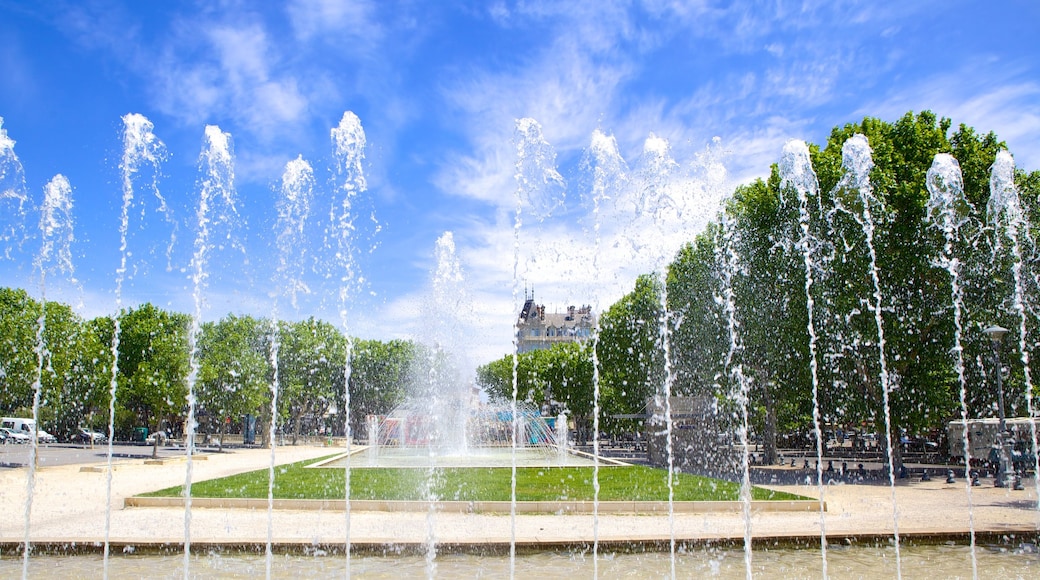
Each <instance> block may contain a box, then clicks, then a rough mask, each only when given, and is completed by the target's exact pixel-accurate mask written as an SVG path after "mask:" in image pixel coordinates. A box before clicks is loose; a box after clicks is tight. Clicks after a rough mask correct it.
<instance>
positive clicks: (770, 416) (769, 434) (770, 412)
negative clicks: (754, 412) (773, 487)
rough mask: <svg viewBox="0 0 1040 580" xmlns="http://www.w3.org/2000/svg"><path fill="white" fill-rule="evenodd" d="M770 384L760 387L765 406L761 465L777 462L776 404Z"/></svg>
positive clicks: (766, 383)
mask: <svg viewBox="0 0 1040 580" xmlns="http://www.w3.org/2000/svg"><path fill="white" fill-rule="evenodd" d="M772 384H773V383H772V382H771V381H767V382H765V383H763V386H762V394H763V396H762V400H763V402H764V403H765V405H766V428H765V433H763V434H762V444H763V446H764V450H763V457H762V463H764V464H765V465H774V464H776V462H777V456H778V454H777V450H776V402H775V401H774V400H773V389H772Z"/></svg>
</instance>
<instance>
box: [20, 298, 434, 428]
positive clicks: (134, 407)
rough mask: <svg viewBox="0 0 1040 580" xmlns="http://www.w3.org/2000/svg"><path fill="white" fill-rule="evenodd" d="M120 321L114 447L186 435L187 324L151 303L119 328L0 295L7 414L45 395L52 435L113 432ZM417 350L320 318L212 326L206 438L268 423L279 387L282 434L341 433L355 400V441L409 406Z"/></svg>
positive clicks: (204, 393)
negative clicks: (375, 417)
mask: <svg viewBox="0 0 1040 580" xmlns="http://www.w3.org/2000/svg"><path fill="white" fill-rule="evenodd" d="M41 322H42V323H43V324H42V328H43V334H42V340H38V338H37V335H38V331H39V329H40V328H41ZM117 323H118V328H119V335H118V344H117V347H116V352H118V363H119V364H118V366H117V367H116V368H117V373H116V385H115V403H116V404H115V428H116V435H117V437H119V438H123V439H127V438H129V437H130V436H131V435H132V432H133V429H134V428H135V427H139V426H146V427H148V428H150V429H151V430H159V429H164V430H167V431H172V432H175V433H179V432H180V431H181V430H182V429H183V423H184V420H185V418H186V411H187V400H188V399H187V397H188V380H187V378H188V373H189V371H190V369H189V350H188V332H189V323H190V319H189V317H188V316H187V315H185V314H181V313H176V312H169V311H165V310H163V309H160V308H157V307H156V306H154V305H151V304H144V305H141V306H139V307H136V308H132V309H127V310H124V311H123V312H121V313H120V314H119V316H118V318H112V317H107V316H102V317H98V318H94V319H90V320H84V319H82V318H81V317H79V316H78V315H77V314H76V313H75V312H74V311H73V310H72V309H71V308H70V307H69V306H67V305H65V304H61V303H58V302H47V303H46V304H41V303H40V302H39V301H37V300H34V299H33V298H31V297H30V296H29V295H28V293H26V292H25V291H24V290H16V289H10V288H0V412H2V413H3V415H4V416H11V415H14V416H30V413H31V412H32V407H33V398H34V395H35V391H36V389H35V386H36V385H39V391H40V405H39V417H40V419H41V421H40V422H41V425H42V426H43V427H44V428H46V429H47V430H48V431H50V432H52V433H54V434H55V435H57V436H58V437H62V438H65V437H71V436H73V435H74V434H75V433H76V432H77V431H78V429H79V428H80V427H90V428H94V429H99V430H107V425H108V422H109V408H110V401H111V394H112V393H111V390H112V389H111V383H112V369H113V366H112V362H113V358H114V357H113V336H114V333H115V332H116V324H117ZM348 346H349V348H350V361H351V365H350V370H351V372H350V387H349V390H348V389H344V381H345V376H346V373H345V372H344V371H345V367H346V361H347V356H348V353H347V351H348ZM418 349H419V347H417V346H416V345H415V344H414V343H412V342H409V341H400V340H391V341H388V342H381V341H375V340H360V339H348V338H347V337H346V336H344V335H343V334H342V333H341V332H340V331H339V330H338V329H337V328H336V327H335V326H333V325H331V324H329V323H327V322H323V321H321V320H317V319H314V318H310V319H307V320H302V321H298V322H288V321H281V322H279V323H278V326H277V332H275V327H274V325H272V323H271V321H270V320H266V319H262V318H254V317H251V316H234V315H229V316H227V317H225V318H223V319H221V320H219V321H217V322H207V323H204V324H203V325H202V327H201V333H200V337H199V341H198V375H197V378H196V382H195V389H194V393H193V395H194V397H195V400H196V405H197V417H198V420H199V423H200V432H208V433H213V434H220V435H221V437H223V435H224V434H225V433H226V432H227V431H228V428H229V427H233V428H234V429H235V430H236V431H237V430H238V429H239V428H240V426H241V425H242V418H243V416H245V415H253V416H255V417H258V418H259V424H260V425H261V426H264V425H268V424H270V418H271V409H272V407H271V400H272V393H274V392H275V390H274V389H273V386H274V385H275V384H276V383H275V378H277V386H278V388H277V394H278V399H277V413H278V417H277V421H276V424H277V425H279V429H281V430H282V431H283V432H285V433H291V436H292V439H293V442H295V440H296V438H298V437H299V436H300V435H301V433H308V432H311V431H314V430H316V429H320V430H321V431H323V432H326V433H329V434H336V435H342V434H343V431H344V424H343V414H342V410H343V409H346V408H347V407H348V406H347V402H346V398H347V396H348V394H349V397H350V401H349V409H350V412H351V428H352V431H353V432H354V433H358V432H360V431H359V429H360V428H361V426H362V425H364V421H365V416H366V415H368V414H385V413H387V412H388V411H389V410H390V409H392V408H393V407H394V406H396V405H397V404H399V403H400V402H401V401H402V400H403V399H404V397H405V392H406V389H407V388H408V384H409V377H410V376H411V372H412V363H413V361H414V360H416V358H417V354H418ZM275 350H276V351H277V356H275V355H273V352H274V351H275ZM275 360H276V361H277V369H278V372H277V377H276V375H275V371H274V368H275V364H274V362H273V361H275ZM41 361H42V365H41ZM41 370H42V372H41ZM330 411H338V412H337V413H335V414H332V413H330ZM261 431H262V432H263V434H264V436H265V437H266V436H268V435H269V433H268V431H269V429H266V430H265V429H263V428H262V427H261Z"/></svg>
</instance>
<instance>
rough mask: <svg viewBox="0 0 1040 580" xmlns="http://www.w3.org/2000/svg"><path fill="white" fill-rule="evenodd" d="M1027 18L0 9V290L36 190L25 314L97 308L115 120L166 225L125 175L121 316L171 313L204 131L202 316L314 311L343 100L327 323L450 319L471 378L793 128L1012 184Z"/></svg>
mask: <svg viewBox="0 0 1040 580" xmlns="http://www.w3.org/2000/svg"><path fill="white" fill-rule="evenodd" d="M1038 22H1040V5H1038V4H1037V3H1036V2H1033V1H1030V0H1021V1H999V0H998V1H994V2H986V3H981V2H974V1H962V2H958V1H950V0H947V1H944V2H929V1H916V2H906V3H896V2H870V1H863V2H859V1H843V2H836V1H833V0H832V1H823V2H815V1H811V0H804V1H800V2H785V1H782V0H779V1H777V0H774V1H769V2H745V3H724V2H712V1H707V0H706V1H690V2H681V1H666V0H646V1H643V2H609V1H606V0H599V1H591V2H540V1H537V0H527V1H522V2H507V1H497V2H496V1H491V0H481V1H458V2H448V1H444V2H418V1H397V2H394V1H386V2H379V1H375V0H371V1H369V0H354V1H347V0H344V1H333V0H310V1H306V0H297V1H291V2H285V3H275V2H247V1H240V2H235V1H226V2H221V1H208V2H202V3H195V2H118V1H89V0H87V1H81V2H60V1H50V2H12V1H8V0H0V39H2V40H0V118H2V119H3V124H2V127H0V128H2V131H3V132H4V134H5V135H6V138H7V139H8V140H9V141H13V143H14V144H13V149H12V150H13V153H14V154H15V155H16V156H17V158H18V159H19V160H20V163H21V166H22V168H23V170H24V185H22V184H16V185H15V186H11V185H10V184H11V183H13V182H14V181H17V180H14V181H12V179H11V175H13V173H12V171H8V176H7V182H6V183H5V184H4V185H5V186H6V187H15V188H16V189H18V188H20V191H21V192H22V194H23V195H25V196H27V197H28V198H29V203H28V206H29V207H30V209H28V210H27V211H26V212H25V214H24V215H22V214H20V213H17V212H14V211H13V210H12V209H11V207H13V205H14V204H13V203H11V199H10V198H8V199H6V200H4V201H3V203H4V205H3V207H2V209H3V211H4V212H5V214H4V215H3V216H2V218H3V220H4V222H3V224H4V225H5V227H9V226H11V224H18V223H22V224H24V225H25V229H26V231H27V232H28V233H29V234H34V236H33V237H31V238H30V239H28V240H27V241H25V243H24V244H22V246H21V247H20V248H19V247H14V246H13V242H12V240H11V239H6V238H5V239H4V240H3V241H4V243H6V244H7V245H8V247H7V248H5V252H0V255H3V253H9V254H10V256H9V257H7V258H5V259H0V283H2V284H4V285H17V286H23V287H25V288H27V289H28V290H29V291H30V292H31V293H33V294H34V295H37V296H39V294H40V292H41V290H40V284H39V275H38V273H34V271H33V261H34V256H35V254H36V252H37V250H38V248H39V247H40V243H41V236H40V235H39V233H38V232H39V227H38V225H37V224H38V223H39V214H38V213H37V212H35V211H33V210H32V209H31V207H35V206H38V205H39V204H40V203H41V200H42V198H43V195H44V190H45V187H46V186H47V184H48V183H51V182H52V180H53V179H54V177H55V176H56V175H58V174H61V175H64V176H65V177H67V178H68V181H69V184H70V185H71V191H72V193H71V195H72V198H73V209H72V212H71V215H72V220H73V232H74V234H73V235H74V240H73V242H72V243H71V245H70V250H71V256H72V262H73V264H74V274H72V275H71V276H70V275H69V274H68V273H66V272H65V271H58V270H56V269H55V270H54V271H51V272H49V273H48V274H47V279H46V285H47V286H46V287H47V292H48V296H49V297H57V298H59V299H64V300H66V301H68V302H71V303H73V304H76V305H77V307H78V308H79V309H80V310H81V312H82V313H83V314H84V315H86V316H93V315H97V314H105V313H111V312H113V311H114V309H115V304H116V302H115V286H116V283H115V280H116V274H115V272H116V269H117V267H118V265H119V261H120V250H119V231H118V230H119V222H120V207H121V199H122V189H121V187H122V186H121V184H120V183H121V182H120V179H121V177H120V170H119V163H120V158H121V156H122V144H121V134H122V130H123V129H122V121H121V119H122V117H123V116H124V115H126V114H128V113H137V114H140V115H143V116H144V117H146V118H147V119H148V120H150V121H151V122H152V124H153V125H154V134H155V135H156V136H157V137H158V138H159V139H160V140H161V141H162V143H163V144H164V145H165V150H166V158H165V160H164V161H163V162H162V164H161V169H160V172H159V174H158V176H157V181H156V183H157V184H158V189H159V191H160V192H161V194H162V195H163V197H164V198H165V199H166V200H167V202H168V204H169V209H170V211H171V214H172V216H173V218H172V219H173V222H176V226H177V227H176V235H175V236H176V237H175V239H174V241H173V248H172V251H171V252H170V253H169V255H168V256H167V251H166V248H167V246H168V245H169V242H170V239H171V235H173V232H174V228H173V226H172V225H171V222H169V221H167V220H166V219H165V216H163V215H160V214H159V213H158V212H157V204H156V201H155V199H156V198H155V197H154V196H153V195H151V194H150V192H148V191H147V187H146V185H147V184H146V183H145V182H144V181H140V182H139V183H138V184H137V191H136V193H135V195H136V203H137V205H135V206H134V210H133V211H132V212H131V216H130V219H131V224H130V231H131V235H130V239H129V241H128V251H129V252H130V255H129V257H128V265H129V269H128V274H127V276H126V280H125V283H124V285H123V289H122V296H123V302H124V304H125V305H133V304H138V303H140V302H143V301H152V302H155V303H156V304H159V305H162V306H166V307H170V308H175V309H178V310H182V311H185V312H191V311H192V310H193V309H194V305H193V304H194V302H193V295H192V281H191V279H190V278H189V274H190V273H191V272H190V268H189V264H190V263H191V259H192V255H193V243H194V240H195V239H196V237H197V230H198V228H197V224H196V218H195V216H196V208H197V205H198V200H199V190H200V173H199V157H200V152H201V151H202V147H203V136H204V133H205V128H206V126H207V125H216V126H219V128H220V130H221V131H223V132H226V133H228V134H230V135H231V140H232V142H233V147H234V155H235V157H234V188H235V191H234V202H235V210H236V211H237V216H236V217H235V218H234V219H233V220H231V223H230V227H228V228H227V229H226V231H224V230H221V231H220V232H217V233H215V234H214V236H215V237H214V238H213V240H215V241H214V242H213V246H214V247H213V248H212V250H211V252H210V253H209V254H208V258H207V260H208V261H207V271H208V278H207V280H206V286H205V288H204V291H203V293H202V296H203V298H204V306H203V316H204V317H206V318H207V319H214V318H219V317H220V316H223V315H224V314H226V313H228V312H235V313H249V314H257V315H267V314H269V313H270V312H272V309H273V308H274V304H275V301H276V299H277V300H278V311H279V313H280V315H282V316H284V317H288V318H301V317H306V316H310V315H316V316H321V317H324V318H327V319H329V320H331V321H336V322H338V320H339V316H338V314H337V311H338V301H337V298H336V296H337V292H336V290H337V286H338V285H339V282H337V281H335V280H329V279H327V278H324V277H322V276H321V275H319V274H317V273H316V272H321V271H326V272H327V271H328V267H329V265H330V264H333V265H334V264H335V260H333V259H330V258H329V257H328V255H329V254H330V252H329V249H328V246H327V245H326V244H323V242H322V240H323V233H322V232H323V225H322V223H323V220H325V221H327V216H328V213H329V209H330V207H331V204H332V203H333V202H334V200H335V199H336V196H337V195H338V191H339V190H338V189H337V181H336V177H335V171H334V169H335V166H336V161H335V157H334V155H333V153H332V149H331V143H330V130H331V129H332V128H333V127H336V126H337V125H338V124H339V122H340V119H341V118H342V117H343V115H344V113H345V112H347V111H350V112H353V113H354V114H356V115H357V117H358V118H359V119H360V122H361V124H362V126H363V129H364V134H365V139H366V143H367V146H366V148H365V149H364V154H365V157H364V163H363V170H364V178H365V183H366V184H367V188H366V190H365V191H364V192H362V193H360V194H359V195H358V197H357V198H356V199H355V200H354V206H353V209H354V210H355V213H356V220H355V226H356V228H357V230H356V236H355V237H354V238H353V243H354V247H355V252H356V256H355V258H356V260H355V265H356V270H355V272H356V273H355V274H353V275H352V276H351V280H352V281H354V282H358V283H357V284H353V283H352V284H349V287H350V288H349V292H348V297H349V299H350V300H349V303H348V307H347V309H346V311H347V325H348V327H349V328H350V330H351V333H352V334H355V335H359V336H362V337H366V338H380V339H386V338H391V337H408V336H415V335H417V334H436V333H433V332H432V331H431V328H437V327H440V326H442V325H443V321H444V317H451V316H455V315H456V314H455V313H452V312H445V310H449V309H458V308H461V309H463V310H465V311H467V312H468V314H464V315H463V316H462V317H461V322H454V323H452V324H453V325H454V326H452V328H453V329H455V330H453V334H455V335H457V339H456V340H457V344H456V345H455V346H456V347H457V348H458V349H459V350H461V351H465V352H467V353H469V355H470V358H471V359H472V360H474V361H475V362H478V363H479V362H485V361H487V360H490V359H492V358H497V357H499V356H502V355H504V354H505V353H507V352H509V351H510V348H511V347H510V340H511V334H512V326H511V324H512V319H513V317H514V316H515V312H516V307H517V305H516V302H515V298H514V294H515V292H516V291H518V292H519V294H520V296H521V298H522V296H523V293H524V291H525V288H526V289H531V288H533V290H534V292H535V295H536V298H537V299H538V300H539V301H540V302H544V303H546V304H547V305H548V307H549V308H550V310H552V309H563V308H565V307H566V306H567V305H568V304H584V303H588V304H592V305H594V306H595V307H596V308H597V309H601V308H605V307H606V306H608V305H609V304H610V303H612V302H613V301H614V300H615V299H617V298H618V297H619V296H620V295H621V294H622V293H623V292H624V291H625V290H627V289H630V288H631V287H632V284H633V281H634V276H635V275H637V274H638V273H641V272H647V271H650V270H653V269H660V268H661V267H662V265H663V264H665V263H667V261H668V260H669V259H670V258H671V256H672V254H673V253H674V251H675V249H676V248H677V247H678V244H680V243H681V242H682V241H683V240H686V239H690V238H691V237H692V236H693V235H694V234H695V233H696V232H697V231H699V230H700V228H702V227H703V224H704V223H705V222H706V221H707V220H708V219H711V218H712V217H713V216H714V215H715V212H716V211H717V209H718V203H719V200H720V199H721V198H722V197H723V196H725V195H726V194H727V193H728V192H729V191H731V190H732V187H733V186H734V185H736V184H739V183H742V182H746V181H748V180H750V179H753V178H754V177H756V176H762V175H765V174H766V173H767V171H768V167H769V164H770V163H772V162H775V161H776V160H777V159H778V158H779V156H780V153H781V150H782V147H783V145H784V143H785V142H786V141H788V140H790V139H804V140H806V141H812V142H817V143H820V142H823V141H824V140H825V139H826V136H827V134H828V132H829V130H830V128H831V127H833V126H834V125H837V124H843V123H846V122H850V121H856V120H859V119H860V118H862V117H863V116H865V115H870V116H876V117H880V118H882V119H885V120H894V119H896V118H897V117H898V116H900V115H901V114H903V113H905V112H906V111H908V110H915V111H917V110H922V109H930V110H932V111H934V112H936V113H937V114H939V115H942V116H947V117H951V118H952V119H953V120H954V122H955V123H966V124H969V125H973V126H975V127H976V128H977V129H979V130H984V131H988V130H993V131H995V132H996V133H997V134H998V135H999V136H1000V137H1001V138H1002V139H1004V140H1006V141H1007V143H1008V144H1009V146H1010V149H1011V152H1012V153H1013V154H1014V155H1015V157H1016V161H1017V163H1018V165H1019V167H1023V168H1026V169H1030V170H1032V169H1037V168H1040V42H1038V41H1037V38H1036V31H1037V23H1038ZM520 118H531V119H534V120H535V121H537V123H538V125H539V126H540V128H541V130H542V135H543V137H544V141H545V142H546V143H547V144H548V145H549V146H551V148H552V150H553V151H554V152H555V155H556V162H557V168H558V171H559V174H560V176H561V177H562V179H563V183H564V185H563V186H562V187H561V188H557V190H554V191H553V192H552V195H554V196H557V197H555V198H554V200H555V201H559V202H560V203H556V202H555V201H553V202H552V203H547V204H544V206H545V207H549V206H558V207H556V210H555V211H554V212H553V213H552V214H546V213H539V211H536V210H539V209H545V207H541V208H538V207H527V206H524V205H522V206H521V221H522V222H523V223H522V226H521V228H520V230H519V234H518V235H517V234H515V232H514V219H515V212H516V208H517V197H518V196H517V191H518V185H517V180H516V178H515V173H516V171H517V169H516V167H517V153H516V151H517V146H516V142H515V138H516V127H517V124H516V121H517V119H520ZM615 150H616V152H617V155H618V156H619V157H616V156H614V155H613V153H614V151H615ZM597 153H601V154H602V155H601V156H600V157H597V156H596V155H597ZM298 157H302V159H303V160H306V161H307V162H308V163H309V164H310V165H311V166H312V167H313V170H314V179H315V187H314V190H313V197H314V200H313V203H312V214H311V217H310V218H309V220H308V221H307V227H306V231H307V233H306V234H305V235H304V236H303V237H301V238H300V239H299V240H297V241H296V242H295V243H294V244H293V247H292V248H290V249H289V250H290V251H289V253H288V256H289V260H290V261H293V260H295V261H297V262H299V263H300V264H304V265H305V266H306V267H303V268H301V269H300V272H301V274H300V276H301V277H302V279H301V282H303V283H304V284H305V285H306V286H307V287H308V288H309V289H310V291H311V292H310V294H304V295H301V296H300V298H299V300H298V302H297V304H296V305H295V306H293V305H292V304H290V303H289V302H288V301H287V300H285V299H283V298H284V296H285V293H284V289H282V288H281V287H280V286H279V284H280V282H278V281H277V279H276V277H275V275H274V272H275V271H276V270H277V269H278V263H279V262H278V260H279V256H280V255H281V254H280V253H279V252H280V251H283V250H282V249H280V248H278V247H277V244H276V242H275V240H276V237H275V234H274V231H275V228H276V226H277V220H278V217H277V216H278V214H277V211H276V208H277V207H278V199H279V198H280V195H281V194H280V192H279V190H280V183H281V180H282V175H283V172H284V171H285V168H286V164H287V163H288V162H289V161H291V160H294V159H297V158H298ZM595 159H600V160H601V162H600V163H599V164H598V165H597V164H596V163H592V165H593V166H596V167H600V168H605V169H604V171H605V173H601V175H605V178H604V180H602V181H600V182H597V180H596V175H597V174H596V172H595V171H594V170H593V169H590V167H589V165H590V164H589V160H595ZM604 159H605V160H606V161H602V160H604ZM654 160H656V161H657V162H658V164H657V165H654V163H653V162H654ZM662 162H663V165H662V164H661V163H662ZM662 166H667V167H670V168H671V169H669V170H668V171H667V172H665V171H664V170H661V169H660V167H662ZM655 167H656V168H658V169H654V168H655ZM648 184H649V185H652V186H653V187H652V188H651V189H653V191H650V192H649V193H648V191H649V190H648ZM597 185H598V186H599V187H598V188H597ZM524 199H525V200H526V198H524ZM372 216H374V221H373V219H371V218H372ZM445 232H451V234H452V236H451V238H452V239H451V241H453V242H454V248H455V258H456V259H457V261H458V266H459V269H460V270H461V273H462V274H461V276H462V278H463V280H464V283H460V284H456V285H455V286H453V287H456V288H459V289H461V290H460V291H463V292H464V294H465V296H464V297H462V298H460V300H455V301H452V302H451V304H450V305H445V304H443V303H436V302H432V301H431V299H430V298H429V296H431V291H430V280H431V276H432V274H431V273H432V272H434V271H436V270H435V261H436V258H435V256H437V255H438V250H437V247H438V244H437V240H438V239H441V240H442V243H441V246H440V247H441V248H442V249H443V248H446V247H450V244H446V243H445V240H446V238H443V236H444V234H445ZM517 247H518V248H519V255H520V258H519V260H518V261H516V265H515V268H514V255H515V254H514V250H515V248H517ZM440 253H441V255H443V251H441V252H440ZM319 264H324V266H323V267H324V268H325V269H324V270H323V269H322V267H319V266H318V265H319ZM514 269H515V270H516V271H517V272H518V274H517V276H515V277H514ZM70 277H74V279H75V281H74V282H73V281H70ZM514 280H516V281H515V282H514ZM435 294H436V293H432V295H435ZM441 300H442V302H443V297H442V298H441ZM448 306H450V308H448Z"/></svg>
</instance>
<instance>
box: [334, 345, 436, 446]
mask: <svg viewBox="0 0 1040 580" xmlns="http://www.w3.org/2000/svg"><path fill="white" fill-rule="evenodd" d="M416 352H417V351H416V347H415V344H414V343H412V342H411V341H406V340H390V341H387V342H381V341H378V340H360V339H355V341H354V346H353V348H352V349H351V361H350V364H351V373H350V429H351V431H352V432H353V433H361V432H362V426H363V425H364V424H365V423H364V422H365V418H366V417H367V416H368V415H386V414H387V413H389V412H390V411H391V410H392V409H393V408H394V407H396V406H398V405H400V404H401V403H402V402H403V401H404V399H405V396H406V395H407V386H408V380H409V369H411V368H412V364H413V363H414V361H415V357H416ZM336 401H337V406H338V407H339V408H340V409H342V408H345V405H344V402H343V394H342V391H340V392H338V393H336ZM336 427H339V428H342V425H337V426H336Z"/></svg>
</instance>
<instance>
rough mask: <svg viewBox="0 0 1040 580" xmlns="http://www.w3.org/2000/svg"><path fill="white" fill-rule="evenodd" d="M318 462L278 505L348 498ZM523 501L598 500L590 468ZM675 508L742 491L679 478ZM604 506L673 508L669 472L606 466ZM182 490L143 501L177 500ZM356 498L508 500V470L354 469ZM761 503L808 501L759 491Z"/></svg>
mask: <svg viewBox="0 0 1040 580" xmlns="http://www.w3.org/2000/svg"><path fill="white" fill-rule="evenodd" d="M315 461H317V460H308V461H301V462H299V463H292V464H288V465H282V466H279V467H276V468H275V485H274V497H275V498H276V499H343V492H344V479H345V474H344V472H343V470H342V469H308V468H306V466H307V465H310V464H313V463H315ZM516 477H517V481H516V495H517V501H592V496H593V488H592V478H593V468H592V467H523V468H518V469H517V472H516ZM673 482H674V483H673V488H674V497H675V501H737V500H739V499H740V486H739V484H736V483H733V482H730V481H724V480H720V479H712V478H709V477H701V476H697V475H689V474H685V473H677V474H675V477H674V479H673ZM267 483H268V470H267V469H260V470H257V471H250V472H245V473H239V474H236V475H231V476H228V477H223V478H219V479H212V480H208V481H198V482H194V483H192V487H191V495H192V497H213V498H216V497H240V498H266V497H267ZM599 485H600V493H599V499H600V501H667V500H668V473H667V471H665V470H663V469H655V468H651V467H644V466H638V465H636V466H631V467H601V468H600V470H599ZM181 494H182V488H181V487H170V488H166V489H161V490H158V491H154V492H151V493H146V494H143V495H145V496H152V497H177V496H180V495H181ZM350 497H351V498H352V499H357V500H423V499H428V498H436V499H439V500H444V501H509V500H510V469H509V468H508V467H505V468H499V467H495V468H486V467H468V468H433V469H415V468H410V469H408V468H368V467H366V468H355V469H352V470H351V472H350ZM751 497H752V499H755V500H797V499H809V498H805V497H802V496H798V495H794V494H790V493H785V492H779V491H772V490H768V489H763V488H759V487H753V488H752V489H751Z"/></svg>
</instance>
